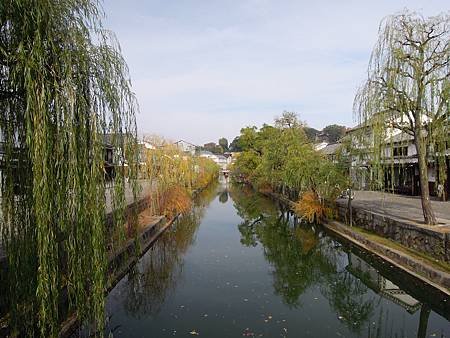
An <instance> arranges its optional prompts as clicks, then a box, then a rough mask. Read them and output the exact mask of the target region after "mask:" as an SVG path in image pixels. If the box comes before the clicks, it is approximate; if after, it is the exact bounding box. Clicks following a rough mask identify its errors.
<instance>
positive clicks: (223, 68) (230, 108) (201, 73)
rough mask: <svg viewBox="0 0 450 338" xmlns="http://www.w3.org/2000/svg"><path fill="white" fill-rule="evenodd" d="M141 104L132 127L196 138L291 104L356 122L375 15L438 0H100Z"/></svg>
mask: <svg viewBox="0 0 450 338" xmlns="http://www.w3.org/2000/svg"><path fill="white" fill-rule="evenodd" d="M103 7H104V11H105V14H106V17H105V19H104V26H105V27H106V28H107V29H110V30H112V31H113V32H114V33H115V34H116V36H117V38H118V40H119V43H120V45H121V49H122V54H123V56H124V58H125V60H126V62H127V64H128V67H129V70H130V77H131V82H132V86H133V91H134V92H135V94H136V96H137V99H138V102H139V107H140V112H139V113H138V115H137V124H138V133H139V134H140V135H142V134H156V135H160V136H163V137H165V138H168V139H172V140H174V141H176V140H180V139H183V140H186V141H189V142H192V143H195V144H199V145H202V144H204V143H207V142H210V141H213V142H214V141H215V142H217V141H218V139H219V138H220V137H226V138H227V139H228V140H229V142H231V140H232V139H233V138H234V137H235V136H237V135H239V131H240V129H241V128H242V127H245V126H253V125H255V126H258V127H259V126H261V125H262V124H263V123H272V122H273V120H274V118H275V117H277V116H280V115H281V114H282V113H283V111H293V112H296V113H297V114H298V116H299V118H300V119H301V120H302V121H305V122H306V123H307V124H308V125H309V126H310V127H313V128H316V129H322V128H323V127H325V126H326V125H329V124H334V123H336V124H340V125H345V126H348V127H350V126H352V125H354V124H355V123H356V122H355V119H354V115H353V112H352V106H353V98H354V96H355V93H356V90H357V88H358V87H359V86H360V85H361V84H362V83H363V81H364V79H365V78H366V76H367V64H368V61H369V58H370V54H371V51H372V48H373V46H374V45H375V42H376V40H377V34H378V28H379V24H380V22H381V20H382V19H383V18H384V17H386V16H388V15H391V14H395V13H397V12H399V11H402V10H404V9H405V8H408V9H409V10H412V11H417V12H420V13H422V14H423V15H425V16H432V15H437V14H439V13H440V12H443V11H448V10H449V7H450V6H449V3H448V2H447V1H446V0H445V1H444V0H409V1H403V0H376V1H375V0H309V1H306V0H297V1H289V0H273V1H272V0H126V1H125V0H105V2H104V4H103Z"/></svg>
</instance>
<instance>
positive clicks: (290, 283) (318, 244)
mask: <svg viewBox="0 0 450 338" xmlns="http://www.w3.org/2000/svg"><path fill="white" fill-rule="evenodd" d="M230 195H231V197H232V198H233V201H234V203H235V207H236V209H237V210H238V214H239V216H241V218H242V219H243V222H242V223H241V224H239V225H238V228H239V231H240V233H241V243H242V244H244V245H247V246H256V245H257V243H258V242H259V243H261V244H262V245H263V247H264V255H265V257H266V259H267V260H268V261H269V262H270V263H271V264H272V265H273V267H274V271H273V278H274V282H273V286H274V289H275V292H276V293H277V294H279V295H280V296H281V297H282V299H283V301H284V302H285V303H286V304H287V305H289V306H291V307H298V306H300V305H301V302H300V298H301V295H302V294H303V293H304V292H305V291H306V290H307V289H308V288H309V287H311V286H313V285H320V286H321V287H320V289H321V292H322V293H323V295H324V296H325V297H326V298H327V299H328V301H329V303H330V305H331V306H332V308H333V309H334V310H335V311H336V313H337V314H338V316H339V317H342V318H349V320H348V321H344V322H345V323H346V325H347V326H348V327H349V328H350V329H351V330H353V331H355V330H356V331H358V330H359V329H360V328H362V326H363V325H364V323H366V322H367V321H368V319H369V318H370V317H371V315H372V312H373V302H374V299H370V300H365V298H364V296H365V295H366V293H367V290H368V288H367V287H366V286H365V285H364V284H363V283H362V282H361V281H359V280H358V279H356V278H355V277H354V276H352V275H351V274H350V273H348V272H346V271H345V272H344V273H342V272H339V268H338V263H337V262H338V261H339V259H338V257H337V256H339V255H340V251H339V250H342V249H340V248H335V247H333V246H334V244H335V243H334V242H333V241H332V240H331V239H330V238H328V237H323V238H320V236H318V234H317V233H316V232H315V230H314V228H312V227H311V226H309V225H305V224H299V225H295V226H293V224H292V223H290V222H288V221H286V220H285V219H284V218H283V217H282V215H280V212H279V211H278V209H277V208H276V207H275V205H274V203H273V202H272V201H271V200H270V199H267V198H264V197H263V196H261V195H260V194H256V193H254V192H253V191H251V190H247V189H245V188H244V189H243V190H240V189H239V187H234V188H232V189H231V190H230Z"/></svg>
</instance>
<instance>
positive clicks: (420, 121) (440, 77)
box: [354, 12, 450, 224]
mask: <svg viewBox="0 0 450 338" xmlns="http://www.w3.org/2000/svg"><path fill="white" fill-rule="evenodd" d="M449 27H450V21H449V15H444V14H442V15H439V16H436V17H431V18H424V17H422V16H420V15H418V14H415V13H410V12H404V13H401V14H398V15H393V16H389V17H387V18H386V19H384V20H383V22H382V24H381V26H380V31H379V38H378V42H377V44H376V45H375V48H374V50H373V52H372V55H371V58H370V62H369V68H368V79H367V81H366V83H365V84H364V86H363V87H362V88H361V89H360V90H359V91H358V93H357V95H356V98H355V102H354V110H355V112H356V114H357V115H358V116H359V117H360V119H361V120H362V122H363V123H365V124H368V125H369V124H370V126H371V128H372V129H373V134H374V140H373V148H374V155H373V160H374V161H376V162H378V163H379V162H382V161H383V156H382V154H381V153H382V151H384V150H383V149H384V147H385V145H386V139H388V138H389V137H390V136H391V135H392V133H393V132H394V131H395V130H396V131H397V132H398V131H399V132H401V133H404V134H406V135H409V136H410V137H412V139H413V140H414V145H415V148H416V150H417V157H418V167H419V176H420V188H421V189H420V190H421V201H422V210H423V216H424V220H425V223H426V224H436V217H435V215H434V212H433V209H432V206H431V202H430V193H429V188H428V171H427V166H428V163H427V162H428V161H430V160H432V161H435V162H437V163H438V165H439V168H440V171H439V174H438V181H439V182H440V183H442V184H444V183H445V181H446V179H447V177H446V163H445V158H444V156H445V148H446V142H448V140H449V138H448V135H449V134H448V133H449V129H448V128H449V95H450V80H449V76H450V66H449V62H450V47H449V43H450V42H449V41H450V34H449V32H450V30H449V29H450V28H449Z"/></svg>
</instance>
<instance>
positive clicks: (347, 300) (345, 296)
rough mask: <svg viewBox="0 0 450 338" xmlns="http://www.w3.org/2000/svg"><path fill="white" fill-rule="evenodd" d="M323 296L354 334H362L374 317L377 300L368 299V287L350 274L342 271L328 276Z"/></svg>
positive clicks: (323, 285) (323, 288)
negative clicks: (365, 325)
mask: <svg viewBox="0 0 450 338" xmlns="http://www.w3.org/2000/svg"><path fill="white" fill-rule="evenodd" d="M326 277H327V278H326V282H325V283H324V284H322V286H321V290H322V294H323V295H324V296H325V297H326V298H327V299H328V301H329V303H330V306H331V307H332V308H333V309H334V310H335V311H336V313H337V314H338V316H339V319H340V320H342V321H343V322H345V323H346V324H347V326H348V327H349V328H350V329H351V330H352V331H354V332H360V331H361V329H362V328H363V326H364V324H365V323H366V322H367V320H368V319H369V318H370V317H371V316H372V314H373V310H374V305H375V304H374V303H375V299H373V298H371V299H366V297H365V296H366V294H367V290H368V288H367V286H366V285H365V284H364V283H363V282H362V281H361V280H359V279H357V278H355V277H354V276H353V275H352V274H351V273H350V272H348V271H342V272H340V273H334V274H330V275H328V276H326Z"/></svg>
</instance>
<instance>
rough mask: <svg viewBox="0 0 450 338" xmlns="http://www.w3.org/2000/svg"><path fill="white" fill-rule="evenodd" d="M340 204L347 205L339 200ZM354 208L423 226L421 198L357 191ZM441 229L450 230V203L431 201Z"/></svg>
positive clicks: (344, 201)
mask: <svg viewBox="0 0 450 338" xmlns="http://www.w3.org/2000/svg"><path fill="white" fill-rule="evenodd" d="M338 203H347V201H346V200H343V199H339V200H338ZM352 203H353V206H354V207H360V208H364V209H366V210H371V211H374V212H378V213H384V214H386V215H390V216H393V217H397V218H401V219H405V220H409V221H413V222H415V223H418V224H420V225H424V224H423V214H422V205H421V202H420V198H419V197H411V196H403V195H394V194H390V193H383V192H378V191H355V199H354V200H353V202H352ZM431 204H432V206H433V210H434V212H435V215H436V217H437V220H438V222H439V227H445V228H447V227H449V228H450V201H447V202H441V201H431Z"/></svg>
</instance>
